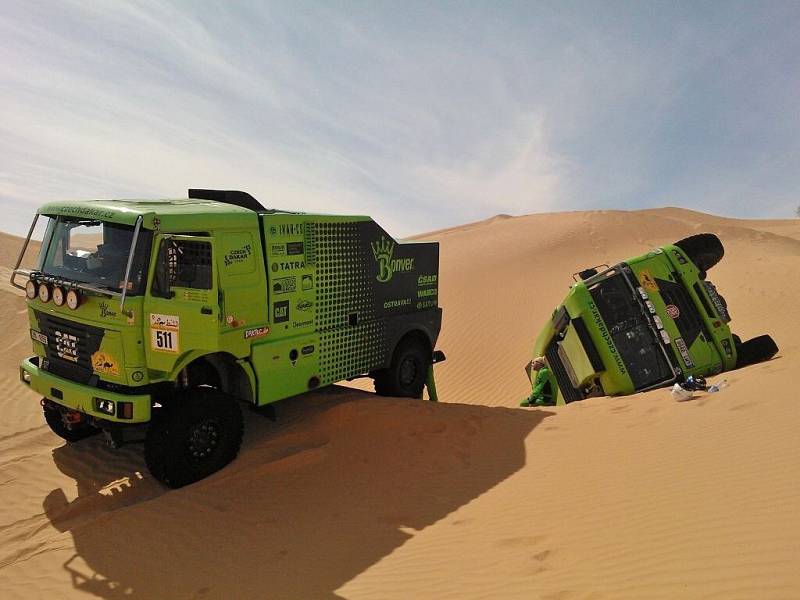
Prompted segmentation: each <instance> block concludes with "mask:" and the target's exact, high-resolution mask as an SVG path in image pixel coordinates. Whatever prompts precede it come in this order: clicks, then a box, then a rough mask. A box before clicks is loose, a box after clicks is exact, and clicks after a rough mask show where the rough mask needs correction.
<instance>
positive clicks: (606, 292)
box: [534, 233, 778, 404]
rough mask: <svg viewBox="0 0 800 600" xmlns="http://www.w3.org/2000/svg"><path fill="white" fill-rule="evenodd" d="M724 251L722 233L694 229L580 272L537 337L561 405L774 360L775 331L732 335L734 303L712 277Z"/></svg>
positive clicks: (537, 349) (537, 347) (536, 347)
mask: <svg viewBox="0 0 800 600" xmlns="http://www.w3.org/2000/svg"><path fill="white" fill-rule="evenodd" d="M723 254H724V248H723V246H722V242H721V241H720V240H719V238H718V237H717V236H716V235H714V234H710V233H703V234H698V235H694V236H691V237H688V238H685V239H683V240H680V241H678V242H676V243H675V244H670V245H665V246H662V247H660V248H658V249H656V250H653V251H651V252H648V253H647V254H644V255H642V256H638V257H636V258H632V259H629V260H626V261H624V262H620V263H618V264H616V265H614V266H612V267H609V266H608V265H601V266H600V267H592V268H589V269H586V270H584V271H581V272H580V273H576V274H575V275H574V276H573V278H574V279H575V283H574V285H572V286H571V287H570V290H569V293H568V295H567V297H566V298H565V300H564V301H563V302H562V303H561V304H560V305H559V306H558V307H557V308H556V309H555V310H554V311H553V314H552V317H551V318H550V320H549V321H548V322H547V324H546V325H545V326H544V328H543V329H542V331H541V332H540V333H539V335H538V337H537V339H536V342H535V345H534V356H536V357H538V356H543V357H545V361H546V364H547V366H548V367H549V372H550V385H551V387H552V391H553V398H554V400H555V403H556V404H565V403H569V402H574V401H577V400H583V399H585V398H588V397H592V396H605V395H608V396H613V395H621V394H632V393H634V392H639V391H644V390H649V389H653V388H657V387H661V386H666V385H671V384H673V383H674V382H682V381H684V380H685V379H686V378H688V377H689V376H694V377H698V376H703V377H706V376H709V375H715V374H718V373H721V372H722V371H728V370H731V369H734V368H738V367H742V366H745V365H748V364H752V363H755V362H759V361H762V360H768V359H770V358H772V357H773V356H774V355H775V354H776V353H777V351H778V348H777V346H776V344H775V342H774V341H773V340H772V338H771V337H770V336H768V335H763V336H758V337H756V338H753V339H751V340H748V341H746V342H743V341H742V340H741V339H740V338H739V336H737V335H735V334H733V333H731V330H730V328H729V326H728V323H729V322H730V320H731V316H730V313H729V310H728V305H727V302H726V301H725V299H724V297H723V296H722V295H721V294H720V293H719V292H718V291H717V289H716V287H715V286H714V285H713V284H712V283H711V282H710V281H708V280H707V278H706V277H707V271H708V270H709V269H711V268H712V267H713V266H714V265H716V264H717V263H718V262H719V261H720V260H721V259H722V256H723Z"/></svg>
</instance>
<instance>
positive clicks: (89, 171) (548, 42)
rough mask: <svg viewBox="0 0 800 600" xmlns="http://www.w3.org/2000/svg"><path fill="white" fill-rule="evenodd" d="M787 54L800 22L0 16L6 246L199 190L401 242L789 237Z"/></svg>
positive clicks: (795, 180) (299, 9)
mask: <svg viewBox="0 0 800 600" xmlns="http://www.w3.org/2000/svg"><path fill="white" fill-rule="evenodd" d="M798 31H800V3H798V2H789V3H781V2H760V3H754V2H746V3H736V2H710V3H704V2H688V3H676V2H626V3H621V2H619V3H618V2H481V3H478V2H420V3H416V2H319V3H306V2H230V3H225V2H183V3H178V2H169V3H168V2H160V1H142V2H101V1H97V2H95V1H93V2H84V1H76V2H30V1H20V2H15V1H9V0H4V2H3V3H2V5H0V109H2V118H0V204H2V206H3V207H4V210H3V212H4V213H5V215H6V218H5V219H4V220H3V221H2V222H0V229H3V230H5V231H11V232H14V233H22V232H24V230H26V228H27V224H28V223H29V222H30V215H31V214H32V212H33V210H34V207H35V206H36V205H38V204H40V203H43V202H46V201H52V200H57V199H81V198H112V197H128V198H130V197H156V198H169V197H181V196H185V194H186V188H188V187H217V188H226V189H242V190H246V191H249V192H250V193H252V194H253V195H255V196H256V197H257V198H259V199H260V200H261V201H262V203H264V204H265V205H268V206H276V207H279V208H292V209H297V210H308V211H326V212H334V213H357V214H370V215H372V216H374V217H375V218H376V219H377V220H378V221H380V222H381V223H382V224H384V225H385V226H386V227H387V228H388V229H390V231H392V232H393V233H395V234H398V235H407V234H411V233H416V232H421V231H428V230H431V229H436V228H440V227H447V226H451V225H457V224H460V223H465V222H469V221H474V220H478V219H482V218H486V217H489V216H492V215H495V214H498V213H508V214H526V213H532V212H543V211H558V210H584V209H593V208H624V209H632V208H645V207H653V206H666V205H672V206H685V207H689V208H696V209H698V210H704V211H708V212H713V213H717V214H724V215H731V216H740V217H790V216H793V214H794V209H795V207H797V206H798V204H800V193H798V190H800V102H799V100H800V35H798ZM5 207H9V208H10V210H6V209H5Z"/></svg>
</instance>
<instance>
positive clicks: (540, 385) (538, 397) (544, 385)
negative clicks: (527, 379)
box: [519, 356, 555, 406]
mask: <svg viewBox="0 0 800 600" xmlns="http://www.w3.org/2000/svg"><path fill="white" fill-rule="evenodd" d="M530 368H531V370H532V371H533V372H535V373H536V379H533V377H531V379H532V380H533V390H532V391H531V395H530V396H528V397H527V398H525V399H524V400H523V401H522V402H520V403H519V405H520V406H553V405H554V404H555V402H553V386H552V385H551V384H550V369H548V368H547V364H546V363H545V360H544V357H543V356H540V357H538V358H534V359H533V361H531V363H530Z"/></svg>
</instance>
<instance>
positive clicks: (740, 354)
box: [734, 335, 778, 369]
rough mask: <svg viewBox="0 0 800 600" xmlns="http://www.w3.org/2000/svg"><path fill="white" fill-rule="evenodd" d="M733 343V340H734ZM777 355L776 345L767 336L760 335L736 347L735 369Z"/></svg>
mask: <svg viewBox="0 0 800 600" xmlns="http://www.w3.org/2000/svg"><path fill="white" fill-rule="evenodd" d="M734 341H736V340H735V338H734ZM777 353H778V345H777V344H776V343H775V340H773V339H772V338H771V337H770V336H768V335H760V336H758V337H754V338H753V339H751V340H747V341H746V342H741V343H740V344H737V345H736V368H737V369H738V368H740V367H746V366H747V365H753V364H755V363H759V362H763V361H765V360H769V359H770V358H772V357H773V356H775V355H776V354H777Z"/></svg>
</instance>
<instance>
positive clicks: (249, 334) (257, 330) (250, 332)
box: [244, 327, 269, 340]
mask: <svg viewBox="0 0 800 600" xmlns="http://www.w3.org/2000/svg"><path fill="white" fill-rule="evenodd" d="M268 333H269V327H254V328H253V329H245V330H244V339H246V340H251V339H254V338H261V337H264V336H265V335H267V334H268Z"/></svg>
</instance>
